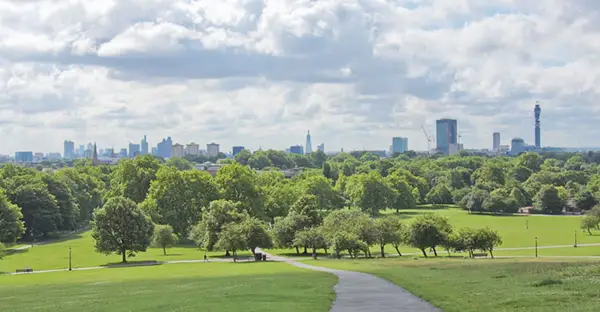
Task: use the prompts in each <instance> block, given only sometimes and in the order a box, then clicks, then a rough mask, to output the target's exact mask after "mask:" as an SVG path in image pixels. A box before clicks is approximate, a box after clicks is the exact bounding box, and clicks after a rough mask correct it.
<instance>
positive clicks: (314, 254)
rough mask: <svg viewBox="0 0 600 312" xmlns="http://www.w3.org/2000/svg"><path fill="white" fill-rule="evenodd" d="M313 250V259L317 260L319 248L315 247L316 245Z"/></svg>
mask: <svg viewBox="0 0 600 312" xmlns="http://www.w3.org/2000/svg"><path fill="white" fill-rule="evenodd" d="M312 250H313V259H314V260H317V248H314V247H313V249H312Z"/></svg>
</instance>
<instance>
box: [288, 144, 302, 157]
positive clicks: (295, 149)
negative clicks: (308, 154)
mask: <svg viewBox="0 0 600 312" xmlns="http://www.w3.org/2000/svg"><path fill="white" fill-rule="evenodd" d="M290 153H292V154H299V155H304V147H302V145H294V146H290Z"/></svg>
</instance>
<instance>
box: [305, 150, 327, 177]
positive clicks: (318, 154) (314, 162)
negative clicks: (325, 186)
mask: <svg viewBox="0 0 600 312" xmlns="http://www.w3.org/2000/svg"><path fill="white" fill-rule="evenodd" d="M308 158H309V159H310V164H311V167H313V168H321V167H323V168H324V166H325V162H326V161H327V154H325V153H324V152H323V151H321V150H317V151H315V152H312V153H310V155H309V157H308ZM323 173H325V172H323ZM324 175H325V174H324ZM325 177H327V175H325ZM327 178H328V179H331V177H327Z"/></svg>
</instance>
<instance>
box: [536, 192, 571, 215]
mask: <svg viewBox="0 0 600 312" xmlns="http://www.w3.org/2000/svg"><path fill="white" fill-rule="evenodd" d="M535 206H536V208H537V209H540V210H541V211H542V212H543V213H547V214H560V213H561V212H562V210H563V207H564V206H565V202H564V201H563V200H562V199H561V198H560V196H559V194H558V190H557V189H556V188H555V187H554V186H552V185H544V186H542V188H541V189H540V191H539V192H538V193H537V195H536V196H535Z"/></svg>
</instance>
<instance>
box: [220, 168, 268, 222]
mask: <svg viewBox="0 0 600 312" xmlns="http://www.w3.org/2000/svg"><path fill="white" fill-rule="evenodd" d="M215 181H216V183H217V186H218V187H219V191H220V193H221V198H222V199H225V200H230V201H233V202H238V203H239V205H240V207H241V208H242V209H243V210H245V211H246V212H248V213H249V214H250V215H252V216H256V217H258V218H266V216H265V213H264V210H263V204H264V196H263V195H264V194H263V193H262V192H261V189H260V187H258V185H257V184H256V181H257V175H256V173H255V172H253V171H252V170H250V169H249V168H248V167H244V166H242V165H240V164H238V163H233V164H229V165H225V166H223V167H221V169H219V171H217V176H216V179H215Z"/></svg>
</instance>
